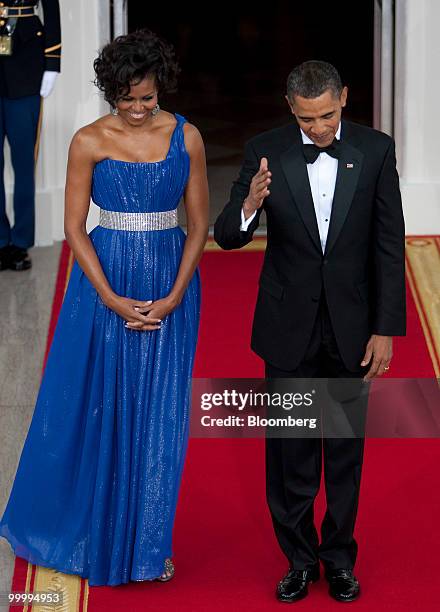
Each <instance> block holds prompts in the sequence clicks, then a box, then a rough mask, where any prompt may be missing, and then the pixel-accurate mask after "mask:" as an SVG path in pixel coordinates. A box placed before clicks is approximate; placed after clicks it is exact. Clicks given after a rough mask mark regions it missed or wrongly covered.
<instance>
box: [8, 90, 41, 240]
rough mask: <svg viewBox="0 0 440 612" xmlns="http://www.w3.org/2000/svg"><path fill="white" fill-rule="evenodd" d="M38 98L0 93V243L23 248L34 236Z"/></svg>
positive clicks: (39, 102) (35, 96) (39, 100)
mask: <svg viewBox="0 0 440 612" xmlns="http://www.w3.org/2000/svg"><path fill="white" fill-rule="evenodd" d="M40 104H41V98H40V96H39V95H34V96H24V97H22V98H15V99H12V98H5V97H2V96H0V247H2V246H5V245H7V244H14V245H15V246H17V247H21V248H23V249H27V248H29V247H31V246H33V245H34V239H35V143H36V139H37V132H38V120H39V116H40ZM5 136H6V137H7V139H8V142H9V146H10V149H11V162H12V167H13V169H14V177H15V181H14V226H13V227H12V228H11V226H10V223H9V220H8V217H7V215H6V202H5V185H4V161H5V160H4V142H5Z"/></svg>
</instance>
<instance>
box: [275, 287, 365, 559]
mask: <svg viewBox="0 0 440 612" xmlns="http://www.w3.org/2000/svg"><path fill="white" fill-rule="evenodd" d="M265 365H266V378H267V379H276V378H332V379H333V378H336V379H337V378H343V379H353V378H357V379H359V380H361V379H362V377H363V376H364V375H365V373H366V372H367V371H368V369H369V367H368V366H366V367H362V366H360V365H359V371H358V372H351V371H349V370H347V369H346V368H345V366H344V364H343V362H342V359H341V356H340V354H339V351H338V347H337V345H336V340H335V336H334V333H333V329H332V325H331V320H330V316H329V313H328V309H327V304H326V300H325V297H324V295H323V296H322V297H321V303H320V308H319V311H318V315H317V319H316V322H315V326H314V330H313V334H312V338H311V340H310V344H309V346H308V349H307V352H306V355H305V357H304V360H303V361H302V362H301V363H300V365H299V366H298V367H297V368H296V369H295V370H292V371H285V370H280V369H278V368H276V367H274V366H273V365H271V364H269V363H268V362H266V364H265ZM348 382H350V381H348ZM341 383H342V381H341ZM353 383H356V381H353ZM356 384H357V383H356ZM360 384H363V383H362V382H360ZM367 401H368V394H366V397H365V398H364V399H362V408H361V410H362V411H364V418H365V417H366V408H367ZM363 451H364V437H363V436H361V437H339V438H337V437H335V438H331V437H325V436H324V437H323V438H321V437H314V438H313V437H312V438H310V437H304V438H297V437H295V438H286V437H283V438H270V437H267V438H266V493H267V501H268V505H269V509H270V513H271V516H272V521H273V525H274V529H275V534H276V537H277V539H278V542H279V545H280V547H281V549H282V551H283V552H284V554H285V555H286V557H287V558H288V560H289V562H290V564H291V566H292V567H294V568H295V569H308V568H310V567H312V566H314V565H316V564H317V563H318V562H319V559H320V560H321V561H322V562H323V564H324V566H325V567H326V568H327V569H329V570H331V569H341V568H345V569H352V568H353V567H354V564H355V561H356V555H357V548H358V547H357V543H356V540H355V539H354V537H353V532H354V526H355V521H356V514H357V508H358V499H359V487H360V480H361V470H362V460H363ZM322 459H324V480H325V491H326V500H327V509H326V513H325V517H324V520H323V522H322V526H321V544H319V541H318V533H317V530H316V527H315V525H314V508H313V506H314V499H315V497H316V495H317V493H318V491H319V487H320V481H321V466H322Z"/></svg>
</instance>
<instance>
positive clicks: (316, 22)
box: [127, 0, 375, 222]
mask: <svg viewBox="0 0 440 612" xmlns="http://www.w3.org/2000/svg"><path fill="white" fill-rule="evenodd" d="M374 4H375V1H374V0H364V1H363V2H358V3H353V1H352V0H351V1H349V0H340V1H339V2H338V3H334V2H325V3H324V2H322V3H321V2H313V3H297V2H292V1H288V0H278V1H275V2H272V3H270V5H269V6H268V7H267V10H264V11H261V10H260V11H255V3H254V2H250V1H249V0H244V1H240V2H237V1H235V2H232V1H231V0H223V2H222V3H221V4H218V3H212V4H209V3H204V4H203V5H197V3H183V4H180V5H178V4H175V5H174V4H173V5H170V4H166V3H163V4H161V3H155V4H153V5H151V4H144V3H139V2H135V1H134V0H127V29H128V31H129V32H131V31H133V30H135V29H137V28H143V27H148V28H150V29H151V30H153V31H154V32H156V33H157V34H159V35H161V36H163V37H164V38H165V39H167V40H168V41H170V42H172V43H173V44H174V46H175V49H176V53H177V57H178V59H179V62H180V65H181V68H182V73H181V75H180V79H179V90H178V92H177V93H175V94H171V95H168V96H167V97H166V99H163V101H162V102H163V106H164V108H166V109H167V110H170V111H176V112H179V113H180V114H182V115H184V116H185V117H186V118H187V119H188V120H189V121H191V123H194V124H195V125H196V126H197V127H198V128H199V130H200V131H201V133H202V136H203V138H204V141H205V146H206V152H207V160H208V168H209V178H210V189H211V222H213V220H215V218H216V216H217V214H218V212H219V211H220V210H221V209H222V208H223V206H224V204H225V203H226V202H227V200H228V196H229V190H230V186H231V182H232V181H233V180H234V179H235V178H236V176H237V171H238V169H239V167H240V164H241V161H242V153H243V144H244V142H245V141H246V140H247V139H248V138H251V137H252V136H254V135H256V134H258V133H260V132H262V131H265V130H268V129H271V128H273V127H277V126H280V125H283V124H285V123H288V122H289V121H292V117H291V115H290V114H289V109H288V107H287V103H286V101H285V99H284V94H285V87H286V79H287V75H288V74H289V72H290V70H291V69H292V68H293V66H295V65H296V64H299V63H301V62H302V61H305V60H307V59H320V60H325V61H328V62H330V63H332V64H334V65H335V66H336V67H337V68H338V70H339V71H340V73H341V77H342V80H343V82H344V84H346V85H348V87H349V100H348V105H347V108H346V109H345V113H344V116H345V117H346V118H348V119H350V120H353V121H357V122H359V123H363V124H366V125H372V124H373V111H374V109H373V105H374V82H373V80H374ZM354 7H355V8H354Z"/></svg>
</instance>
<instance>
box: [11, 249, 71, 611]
mask: <svg viewBox="0 0 440 612" xmlns="http://www.w3.org/2000/svg"><path fill="white" fill-rule="evenodd" d="M60 249H61V242H57V243H55V244H54V245H53V246H50V247H35V248H33V249H30V251H29V254H30V256H31V258H32V263H33V266H32V268H31V269H30V270H26V271H23V272H14V271H12V270H3V271H1V272H0V312H1V313H2V316H1V317H0V513H1V514H3V510H4V507H5V505H6V502H7V499H8V497H9V492H10V488H11V485H12V481H13V478H14V475H15V472H16V469H17V464H18V460H19V458H20V453H21V449H22V447H23V443H24V439H25V436H26V433H27V430H28V428H29V424H30V420H31V417H32V413H33V409H34V405H35V400H36V395H37V392H38V386H39V382H40V378H41V368H42V365H43V358H44V351H45V348H46V338H47V330H48V326H49V319H50V313H51V307H52V300H53V293H54V289H55V281H56V274H57V269H58V259H59V254H60ZM13 568H14V555H13V553H12V550H11V547H10V546H9V544H8V542H7V541H6V540H5V539H4V538H0V592H2V591H3V592H4V591H9V589H10V585H11V578H12V573H13ZM0 610H1V611H2V612H3V611H5V612H6V611H7V610H8V607H7V606H1V605H0Z"/></svg>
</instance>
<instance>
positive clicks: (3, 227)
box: [0, 96, 11, 248]
mask: <svg viewBox="0 0 440 612" xmlns="http://www.w3.org/2000/svg"><path fill="white" fill-rule="evenodd" d="M4 100H5V98H3V97H2V96H0V248H1V247H4V246H6V245H8V244H9V242H10V233H11V227H10V225H9V220H8V216H7V215H6V195H5V180H4V170H5V154H4V147H5V125H4Z"/></svg>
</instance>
